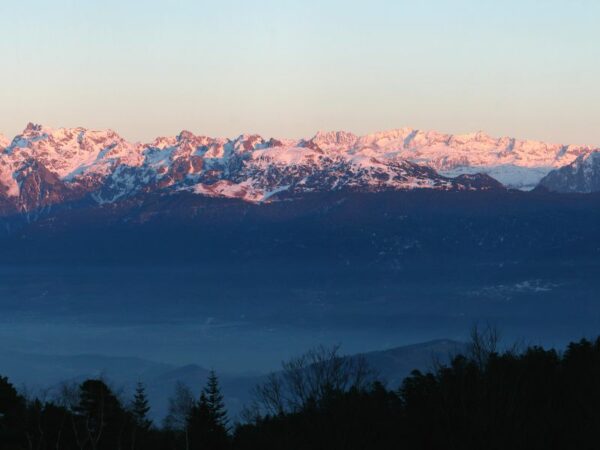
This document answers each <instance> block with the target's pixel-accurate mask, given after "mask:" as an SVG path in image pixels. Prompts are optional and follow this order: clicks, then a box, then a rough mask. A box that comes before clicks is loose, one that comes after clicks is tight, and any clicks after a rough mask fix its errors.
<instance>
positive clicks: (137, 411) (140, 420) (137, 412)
mask: <svg viewBox="0 0 600 450" xmlns="http://www.w3.org/2000/svg"><path fill="white" fill-rule="evenodd" d="M149 411H150V404H149V402H148V397H147V396H146V388H145V387H144V384H143V383H142V382H138V383H137V385H136V387H135V395H134V397H133V402H132V403H131V413H132V414H133V418H134V420H135V423H136V424H137V426H138V427H140V428H143V429H148V428H150V426H151V425H152V421H151V420H150V419H149V418H148V412H149Z"/></svg>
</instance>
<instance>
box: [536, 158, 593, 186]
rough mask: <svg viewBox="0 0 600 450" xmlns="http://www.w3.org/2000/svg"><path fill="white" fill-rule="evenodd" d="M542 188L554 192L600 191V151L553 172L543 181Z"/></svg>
mask: <svg viewBox="0 0 600 450" xmlns="http://www.w3.org/2000/svg"><path fill="white" fill-rule="evenodd" d="M540 186H541V187H544V188H546V189H547V190H549V191H553V192H581V193H588V192H598V191H600V151H593V152H590V153H587V154H582V155H580V156H578V157H577V159H575V161H573V162H572V163H571V164H568V165H566V166H564V167H561V168H560V169H557V170H553V171H552V172H550V173H549V174H548V175H546V176H545V177H544V178H543V179H542V181H541V182H540Z"/></svg>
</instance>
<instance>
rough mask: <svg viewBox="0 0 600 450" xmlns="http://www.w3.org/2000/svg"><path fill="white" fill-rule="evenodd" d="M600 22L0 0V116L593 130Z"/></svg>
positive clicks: (566, 13) (317, 7) (99, 121)
mask: <svg viewBox="0 0 600 450" xmlns="http://www.w3.org/2000/svg"><path fill="white" fill-rule="evenodd" d="M599 22H600V2H598V1H592V0H590V1H584V0H569V1H567V0H564V1H556V0H539V1H535V0H519V1H516V0H505V1H496V0H493V1H492V0H456V1H442V0H437V1H435V0H424V1H403V0H369V1H356V0H301V1H295V0H263V1H260V0H256V1H252V0H220V1H199V0H180V1H176V0H171V1H166V0H163V1H157V0H139V1H135V0H130V1H127V0H102V1H100V0H83V1H81V0H48V1H44V0H27V1H21V2H17V1H4V0H3V1H0V30H1V31H0V60H1V62H2V68H1V70H0V132H1V133H3V134H5V135H7V136H12V135H14V134H16V133H18V132H20V131H21V130H22V129H23V128H24V127H25V125H26V123H27V122H29V121H32V122H38V123H43V124H46V125H49V126H53V127H59V126H68V127H70V126H85V127H90V128H112V129H115V130H116V131H118V132H119V133H121V134H122V135H123V136H125V137H126V138H128V139H132V140H143V141H144V140H149V139H151V138H153V137H154V136H157V135H171V134H175V133H177V132H178V131H180V130H181V129H189V130H191V131H194V132H196V133H201V134H208V135H213V136H216V135H218V136H236V135H238V134H240V133H242V132H256V133H260V134H263V135H265V136H279V137H300V136H310V135H312V134H314V133H315V131H317V130H319V129H322V130H331V129H344V130H349V131H353V132H355V133H360V134H364V133H368V132H373V131H377V130H384V129H391V128H398V127H402V126H412V127H417V128H422V129H436V130H439V131H444V132H451V133H462V132H468V131H476V130H484V131H486V132H488V133H490V134H492V135H510V136H516V137H521V138H532V139H541V140H548V141H552V142H562V143H577V144H592V145H600V126H599V124H598V119H599V118H600V47H599V45H598V43H599V42H600V27H598V23H599Z"/></svg>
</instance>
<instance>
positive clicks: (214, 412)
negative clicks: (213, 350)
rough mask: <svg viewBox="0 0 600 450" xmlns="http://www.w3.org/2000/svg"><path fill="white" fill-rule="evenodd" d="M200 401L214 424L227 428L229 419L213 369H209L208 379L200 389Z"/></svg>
mask: <svg viewBox="0 0 600 450" xmlns="http://www.w3.org/2000/svg"><path fill="white" fill-rule="evenodd" d="M200 402H201V403H205V404H206V406H207V408H208V411H209V413H210V415H211V417H212V420H213V422H214V423H215V424H216V425H218V426H220V427H223V429H225V430H228V429H229V426H228V423H229V419H228V417H227V410H226V409H225V403H224V402H223V394H221V388H220V386H219V379H218V377H217V374H216V373H215V371H214V370H211V371H210V373H209V374H208V380H207V382H206V386H205V387H204V389H203V390H202V394H201V396H200Z"/></svg>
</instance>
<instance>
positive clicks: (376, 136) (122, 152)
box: [0, 123, 592, 206]
mask: <svg viewBox="0 0 600 450" xmlns="http://www.w3.org/2000/svg"><path fill="white" fill-rule="evenodd" d="M0 146H4V147H5V148H4V150H2V151H1V152H0V195H4V196H8V197H9V198H14V199H17V198H18V199H20V200H19V201H20V202H25V203H26V202H27V199H23V196H24V195H25V194H24V193H23V189H22V185H21V184H20V183H22V181H20V180H24V178H23V177H24V176H25V175H24V174H30V173H32V172H35V171H41V172H43V174H44V175H43V178H45V179H46V180H47V184H48V185H47V186H46V187H45V188H44V189H47V190H48V192H50V191H52V192H54V191H56V192H58V191H60V192H61V194H60V195H64V196H66V197H65V198H67V197H68V198H70V199H72V198H81V197H83V196H86V195H89V196H91V198H93V199H95V200H96V201H98V202H99V203H106V202H113V201H117V200H118V199H122V198H125V197H127V196H130V195H135V194H139V193H143V192H152V191H156V190H161V192H162V191H164V190H171V191H178V190H190V191H192V192H196V193H202V194H203V195H221V196H234V197H241V198H244V199H246V200H249V201H261V200H266V199H269V200H272V199H273V198H275V194H277V195H279V196H281V195H285V194H286V193H301V192H312V191H324V190H338V189H354V190H369V191H373V190H375V191H377V190H384V189H412V188H416V187H418V188H433V189H479V188H495V187H497V186H496V185H494V184H493V183H492V182H491V181H490V179H489V178H486V177H481V176H465V175H474V174H478V173H485V174H487V175H490V176H492V177H493V178H495V179H497V180H499V181H500V182H502V183H503V184H505V185H507V186H509V187H518V188H525V189H527V188H532V187H534V186H535V185H536V184H537V183H538V182H539V180H540V179H541V178H542V177H544V176H545V175H546V174H547V173H548V172H550V171H551V170H552V169H555V168H558V167H561V166H564V165H567V164H570V163H572V162H573V161H575V160H576V159H577V158H578V157H579V158H581V157H583V156H582V155H588V154H589V153H590V152H591V151H592V149H591V148H590V147H585V146H574V145H555V144H546V143H543V142H537V141H531V140H518V139H514V138H508V137H501V138H494V137H491V136H489V135H488V134H486V133H484V132H481V131H480V132H476V133H467V134H457V135H451V134H446V133H440V132H437V131H427V130H418V129H414V128H409V127H405V128H398V129H394V130H389V131H381V132H376V133H371V134H367V135H364V136H357V135H355V134H353V133H350V132H346V131H328V132H323V131H320V132H318V133H316V134H315V135H314V136H313V137H312V138H309V139H300V140H294V139H282V138H268V139H267V138H264V137H262V136H260V135H257V134H241V135H239V136H237V137H235V138H231V139H227V138H213V137H209V136H203V135H196V134H194V133H193V132H192V131H188V130H183V131H181V132H180V133H179V134H177V135H175V136H163V137H157V138H156V139H154V140H153V141H151V142H150V143H147V144H139V143H131V142H128V141H126V140H125V139H123V138H122V137H121V136H119V135H118V134H117V133H115V132H114V131H111V130H90V129H86V128H82V127H78V128H58V129H53V128H49V127H45V126H43V125H38V124H31V123H30V124H28V125H27V127H26V128H25V129H24V130H23V132H22V133H21V134H19V135H17V136H16V137H15V138H14V139H13V140H12V141H9V140H8V139H3V140H2V139H0ZM577 160H578V159H577ZM32 161H35V164H31V162H32ZM578 161H579V160H578ZM36 186H37V185H36ZM36 189H37V188H36ZM65 193H68V195H67V194H65ZM60 195H59V196H58V197H57V196H52V195H46V196H45V197H44V198H45V199H46V200H44V201H57V200H56V198H59V197H60ZM50 199H52V200H50ZM40 204H41V203H40V200H39V195H38V197H36V203H34V205H38V206H39V205H40Z"/></svg>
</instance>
